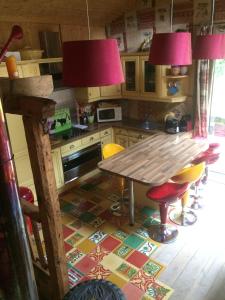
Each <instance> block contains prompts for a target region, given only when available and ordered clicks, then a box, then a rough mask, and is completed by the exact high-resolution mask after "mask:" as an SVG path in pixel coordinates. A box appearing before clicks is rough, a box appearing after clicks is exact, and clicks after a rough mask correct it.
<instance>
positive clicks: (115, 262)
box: [101, 253, 123, 271]
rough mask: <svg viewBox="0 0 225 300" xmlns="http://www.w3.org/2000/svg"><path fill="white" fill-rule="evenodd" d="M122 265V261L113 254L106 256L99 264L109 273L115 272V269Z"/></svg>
mask: <svg viewBox="0 0 225 300" xmlns="http://www.w3.org/2000/svg"><path fill="white" fill-rule="evenodd" d="M122 263H123V259H122V258H120V257H119V256H117V255H116V254H114V253H110V254H108V255H107V256H105V257H104V258H103V260H102V261H101V264H102V265H103V266H104V267H105V268H106V269H109V270H110V271H115V270H116V269H117V268H119V266H120V265H122Z"/></svg>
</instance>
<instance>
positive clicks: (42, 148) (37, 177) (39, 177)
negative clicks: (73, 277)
mask: <svg viewBox="0 0 225 300" xmlns="http://www.w3.org/2000/svg"><path fill="white" fill-rule="evenodd" d="M23 121H24V128H25V133H26V138H27V144H28V151H29V155H30V161H31V167H32V171H33V177H34V182H35V187H36V193H37V200H38V205H39V212H40V219H41V223H42V229H43V236H44V240H45V245H46V253H47V258H48V267H49V273H50V280H51V289H52V299H54V300H59V299H62V298H63V296H64V295H65V293H66V292H67V290H68V275H67V268H66V256H65V252H64V239H63V232H62V224H61V216H60V207H59V200H58V193H57V189H56V182H55V175H54V170H53V163H52V156H51V146H50V141H49V136H48V134H46V133H45V132H44V129H43V125H42V123H41V120H40V119H39V118H35V116H33V117H32V116H23Z"/></svg>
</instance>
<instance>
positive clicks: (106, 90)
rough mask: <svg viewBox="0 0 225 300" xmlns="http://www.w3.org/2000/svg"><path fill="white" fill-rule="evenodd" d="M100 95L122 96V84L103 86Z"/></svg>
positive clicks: (103, 96) (105, 96)
mask: <svg viewBox="0 0 225 300" xmlns="http://www.w3.org/2000/svg"><path fill="white" fill-rule="evenodd" d="M100 96H101V98H103V99H114V98H121V84H115V85H108V86H101V87H100Z"/></svg>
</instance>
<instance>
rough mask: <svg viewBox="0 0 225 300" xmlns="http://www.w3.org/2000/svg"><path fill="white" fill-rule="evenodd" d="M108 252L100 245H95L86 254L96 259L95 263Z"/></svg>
mask: <svg viewBox="0 0 225 300" xmlns="http://www.w3.org/2000/svg"><path fill="white" fill-rule="evenodd" d="M109 253H110V252H109V251H108V250H106V249H104V248H103V247H102V246H101V245H97V247H96V248H95V249H94V250H92V251H91V252H90V253H89V254H88V256H89V257H90V258H91V259H93V260H94V261H96V262H97V263H99V262H101V261H102V260H103V258H104V257H105V256H107V255H108V254H109Z"/></svg>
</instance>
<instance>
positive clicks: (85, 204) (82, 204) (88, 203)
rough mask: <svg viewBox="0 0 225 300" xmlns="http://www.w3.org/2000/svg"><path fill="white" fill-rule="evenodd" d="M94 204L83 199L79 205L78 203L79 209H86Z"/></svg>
mask: <svg viewBox="0 0 225 300" xmlns="http://www.w3.org/2000/svg"><path fill="white" fill-rule="evenodd" d="M94 206H95V203H93V202H90V201H83V202H82V203H81V204H80V205H79V209H80V210H81V211H87V210H89V209H91V208H93V207H94Z"/></svg>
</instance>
